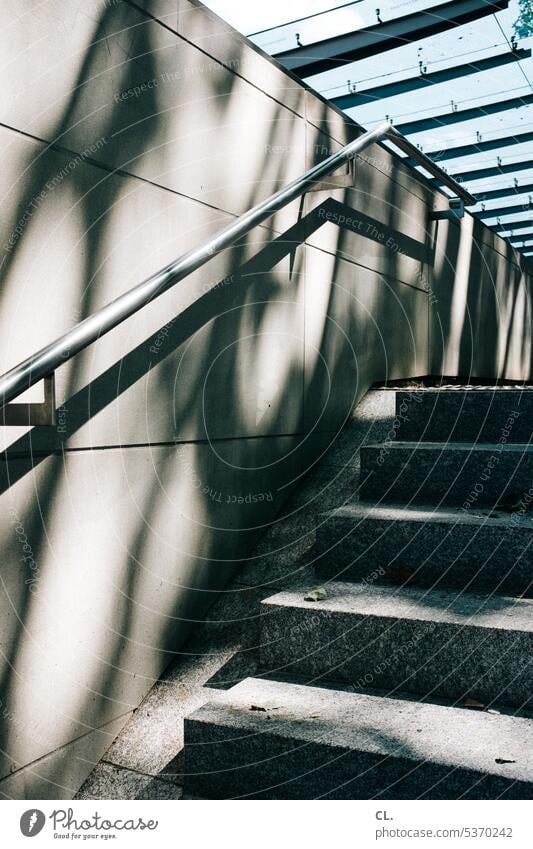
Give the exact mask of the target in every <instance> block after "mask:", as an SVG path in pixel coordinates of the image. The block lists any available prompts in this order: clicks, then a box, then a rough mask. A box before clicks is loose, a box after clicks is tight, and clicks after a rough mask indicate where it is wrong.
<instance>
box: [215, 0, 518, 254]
mask: <svg viewBox="0 0 533 849" xmlns="http://www.w3.org/2000/svg"><path fill="white" fill-rule="evenodd" d="M204 2H206V5H208V6H209V7H210V8H212V9H213V11H215V12H216V13H217V14H219V15H220V16H221V17H223V18H224V19H225V20H227V21H228V22H229V23H231V24H232V25H233V26H234V27H235V28H236V29H238V30H239V31H241V32H243V33H245V34H246V35H248V36H249V37H250V38H251V40H252V41H254V42H255V43H256V44H257V45H258V46H260V47H261V48H263V49H264V50H265V51H266V52H268V53H270V54H271V55H274V56H276V58H278V60H279V61H281V62H282V64H285V65H286V67H289V68H291V69H292V70H293V72H294V73H297V74H298V75H299V76H301V77H302V78H304V79H305V80H306V82H307V83H308V84H309V85H311V86H312V87H313V88H314V89H316V90H317V91H318V92H320V93H321V94H322V95H323V96H325V97H327V98H328V99H330V100H333V101H334V102H335V103H336V105H337V106H339V107H340V108H342V109H344V110H345V111H346V112H347V114H348V115H350V116H351V117H353V118H354V120H356V121H357V122H358V123H359V124H361V125H362V126H363V127H365V128H366V129H371V128H372V127H374V126H376V125H377V124H378V123H380V122H381V121H383V120H385V119H387V118H388V119H392V120H393V122H394V124H395V126H397V127H398V128H399V129H400V130H401V131H402V132H403V133H405V134H406V135H408V136H409V138H410V140H411V141H413V142H414V143H415V144H417V145H419V146H420V147H421V148H422V149H423V150H424V152H425V153H427V154H428V155H430V156H432V157H433V158H435V159H438V161H439V163H440V164H441V165H442V166H443V167H445V168H446V170H447V171H448V172H449V173H450V174H453V175H460V177H461V180H462V181H463V182H464V183H465V184H466V185H467V187H468V189H469V190H470V191H471V192H472V193H473V194H474V195H476V197H478V198H479V199H480V203H479V204H478V206H477V207H476V208H475V209H474V213H475V214H478V215H479V217H481V218H482V219H483V220H484V221H485V223H487V224H488V225H489V226H491V227H494V229H495V230H497V231H498V232H500V233H501V235H503V236H504V237H505V238H509V239H510V241H512V243H513V244H514V245H515V247H518V248H519V249H520V250H522V252H523V253H524V254H526V255H529V256H530V255H531V253H532V250H533V248H532V247H531V239H533V220H532V219H533V155H532V154H533V57H532V49H533V6H532V0H446V2H431V0H374V2H369V0H355V2H346V0H344V2H343V0H292V2H288V3H287V0H270V2H269V3H268V4H256V3H241V2H238V1H237V2H236V0H204ZM458 15H463V18H462V19H461V18H460V17H457V16H458ZM465 18H466V22H464V21H465ZM447 19H448V23H443V22H444V21H446V20H447ZM454 19H455V20H459V21H460V22H459V23H454ZM393 23H394V26H395V27H396V29H395V30H394V32H395V33H397V38H396V40H395V41H394V43H393V44H392V45H391V44H386V43H385V42H384V41H383V42H382V43H381V44H380V42H379V40H380V39H383V38H385V36H384V35H383V33H385V34H387V33H388V32H392V31H393V30H392V28H391V27H392V24H393ZM428 24H429V26H428ZM380 27H381V28H382V29H381V30H380ZM368 28H370V29H368ZM361 29H367V30H368V31H369V32H370V33H372V38H371V39H370V40H371V42H372V41H373V43H374V46H373V47H371V48H367V47H364V41H363V40H362V38H361V36H362V34H361V33H360V32H357V30H361ZM432 29H437V30H438V29H440V30H441V31H437V32H432V31H431V30H432ZM350 34H351V37H352V41H350V39H349V38H348V39H347V38H346V37H347V36H350ZM339 37H340V38H343V40H342V42H341V41H340V38H339ZM363 37H364V34H363ZM367 41H368V39H367ZM347 44H348V45H349V46H348V48H347ZM309 45H313V47H314V49H313V50H309V51H308V52H307V55H309V54H312V55H313V56H315V55H316V56H318V55H322V54H324V55H326V54H328V55H330V54H331V57H332V58H330V59H327V60H326V61H324V62H322V66H323V65H328V67H325V68H324V67H322V66H321V67H317V63H316V62H315V63H314V64H313V65H311V66H310V67H309V68H305V67H302V66H301V65H302V61H301V60H300V56H305V55H306V51H305V47H307V46H309ZM350 50H353V51H354V53H352V55H356V58H355V59H353V60H351V59H350V55H349V54H350ZM384 50H386V52H384ZM372 51H373V53H372ZM347 53H348V56H347V55H346V54H347ZM365 53H366V54H367V55H365ZM369 53H370V55H368V54H369ZM318 64H320V63H318ZM528 242H529V244H528Z"/></svg>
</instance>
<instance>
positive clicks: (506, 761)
mask: <svg viewBox="0 0 533 849" xmlns="http://www.w3.org/2000/svg"><path fill="white" fill-rule="evenodd" d="M495 762H496V763H497V764H515V763H516V761H512V760H510V759H509V758H495Z"/></svg>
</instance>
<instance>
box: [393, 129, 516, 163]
mask: <svg viewBox="0 0 533 849" xmlns="http://www.w3.org/2000/svg"><path fill="white" fill-rule="evenodd" d="M528 141H533V132H527V133H516V135H514V136H502V137H501V138H499V139H489V140H488V141H480V142H476V143H475V144H474V143H472V144H464V145H461V146H460V147H449V148H446V149H445V150H429V151H427V150H426V151H424V153H425V154H426V156H429V158H430V159H433V160H434V161H435V162H439V163H440V162H444V161H445V160H447V159H458V158H459V157H461V156H473V155H475V154H477V153H483V152H484V151H490V150H501V148H502V147H509V146H510V145H514V144H525V142H528ZM407 161H408V163H409V165H416V162H415V160H414V159H408V160H407Z"/></svg>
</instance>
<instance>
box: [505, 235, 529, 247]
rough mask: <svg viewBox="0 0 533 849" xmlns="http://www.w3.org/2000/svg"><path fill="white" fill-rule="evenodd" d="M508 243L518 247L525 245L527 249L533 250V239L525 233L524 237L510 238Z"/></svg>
mask: <svg viewBox="0 0 533 849" xmlns="http://www.w3.org/2000/svg"><path fill="white" fill-rule="evenodd" d="M507 241H508V242H510V243H511V245H514V247H517V246H519V245H523V246H524V247H526V248H533V239H532V238H531V236H528V234H527V233H525V234H524V235H523V236H508V237H507Z"/></svg>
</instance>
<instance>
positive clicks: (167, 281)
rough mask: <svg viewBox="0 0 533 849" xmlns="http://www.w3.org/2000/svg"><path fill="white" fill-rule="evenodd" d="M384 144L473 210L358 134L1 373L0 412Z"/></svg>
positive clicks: (399, 142)
mask: <svg viewBox="0 0 533 849" xmlns="http://www.w3.org/2000/svg"><path fill="white" fill-rule="evenodd" d="M384 139H388V140H389V141H391V142H393V143H394V144H395V145H396V146H397V147H399V148H400V149H401V150H403V151H404V152H405V153H408V154H409V156H410V157H412V158H413V159H415V160H416V161H417V163H418V164H419V165H421V166H422V167H423V168H424V169H426V170H427V171H429V172H430V173H431V174H433V175H434V176H438V177H439V179H440V180H441V181H442V183H443V184H444V185H446V186H447V187H448V188H449V189H451V190H452V191H453V192H454V194H455V195H456V196H458V197H460V198H462V199H463V201H464V203H465V205H466V206H472V205H474V204H475V203H476V199H475V198H474V197H473V196H472V195H471V194H470V193H469V192H467V191H466V190H465V189H464V188H463V187H462V186H461V185H460V184H459V183H457V182H456V181H455V180H454V179H453V178H452V177H450V176H449V175H448V174H446V172H444V171H443V170H442V169H441V168H439V166H438V165H436V164H435V163H434V162H432V160H431V159H429V158H428V157H427V156H425V154H423V153H422V152H421V151H420V150H419V149H418V148H417V147H415V146H414V145H413V144H411V142H409V141H408V140H407V139H406V138H405V137H404V136H402V134H401V133H399V132H398V131H397V130H396V129H395V128H394V127H393V126H392V124H389V123H386V124H381V125H380V126H379V127H377V128H376V129H375V130H371V131H370V132H367V133H363V135H361V136H359V137H358V138H357V139H355V141H353V142H350V144H347V145H346V146H345V147H343V148H341V149H340V150H338V151H337V152H336V153H333V154H332V155H331V156H329V157H328V158H327V159H325V160H324V161H323V162H320V163H319V164H318V165H315V166H314V167H313V168H311V169H310V170H309V171H307V172H306V173H305V174H302V175H301V176H300V177H298V178H297V179H296V180H293V181H292V182H291V183H289V184H288V185H287V186H285V187H284V188H283V189H280V191H278V192H276V193H275V194H273V195H271V197H269V198H267V199H266V200H264V201H262V202H261V203H259V204H257V206H254V207H253V208H252V209H250V210H248V211H247V212H245V213H244V214H243V215H240V216H239V217H238V218H236V219H235V221H233V222H232V223H231V224H229V225H228V226H227V227H224V228H223V229H222V230H220V231H219V232H218V233H217V234H216V235H214V236H211V237H210V238H209V239H207V240H206V241H205V242H203V243H202V244H201V245H200V246H199V247H197V248H194V250H191V251H188V253H186V254H184V255H183V256H181V257H180V258H179V259H177V260H175V261H174V262H172V263H170V265H167V266H166V267H165V268H163V269H162V270H161V271H158V272H157V273H156V274H153V275H152V276H151V277H149V278H148V279H147V280H144V281H143V282H142V283H139V284H138V285H137V286H134V287H133V289H130V290H129V291H128V292H126V293H124V294H123V295H120V297H118V298H116V300H114V301H111V302H110V303H109V304H107V305H106V306H105V307H102V309H100V310H98V311H97V312H95V313H93V315H91V316H89V318H86V319H84V320H83V321H81V322H80V323H79V324H77V325H76V326H75V327H73V328H72V330H69V331H68V332H67V333H65V334H64V335H63V336H60V337H59V339H56V340H55V342H51V343H50V344H49V345H46V346H45V347H44V348H42V349H41V350H40V351H38V352H37V353H35V354H33V355H32V356H31V357H28V358H27V359H26V360H24V361H23V362H21V363H19V364H18V365H17V366H15V367H14V368H12V369H11V370H10V371H8V372H6V374H4V375H3V376H2V377H0V409H2V408H4V407H5V406H6V405H7V404H9V402H10V401H12V400H13V399H14V398H17V397H18V396H19V395H20V394H21V393H22V392H25V391H26V390H27V389H29V387H30V386H33V385H34V384H35V383H37V382H38V381H40V380H42V378H45V377H49V376H50V375H52V374H53V373H54V372H55V371H56V369H57V368H58V367H59V366H61V365H63V363H65V362H66V361H67V360H70V359H71V358H72V357H74V356H75V354H78V353H79V352H80V351H83V349H84V348H87V347H88V346H89V345H91V344H92V343H93V342H96V341H97V340H98V339H99V338H100V337H101V336H103V335H104V334H105V333H108V332H109V331H110V330H112V329H113V328H114V327H116V326H117V325H118V324H120V323H121V322H123V321H124V320H125V319H127V318H129V317H130V316H132V315H133V314H134V313H136V312H138V310H140V309H142V307H144V306H146V305H147V304H148V303H150V301H153V300H154V298H157V297H159V295H162V294H163V292H166V291H167V290H168V289H170V288H171V287H172V286H174V285H175V284H176V283H179V281H180V280H183V279H184V278H185V277H187V276H188V275H189V274H191V273H192V272H193V271H196V269H198V268H200V267H201V266H202V265H204V264H205V263H206V262H209V260H210V259H212V258H213V256H215V254H218V253H219V252H220V251H223V250H224V249H225V248H228V247H230V246H231V245H233V244H235V242H237V241H238V240H239V239H240V238H241V237H242V236H244V235H246V234H247V233H248V232H249V231H250V230H252V229H253V228H254V227H257V226H258V224H262V223H263V221H265V220H266V219H267V218H269V217H270V216H271V215H273V214H274V213H275V212H277V211H278V210H279V209H282V208H283V207H285V206H287V204H289V203H291V201H293V200H295V199H296V198H298V197H301V196H302V195H303V194H305V192H306V191H307V190H309V189H310V188H312V186H313V185H314V184H316V183H318V182H319V181H320V180H321V179H322V178H324V177H327V176H329V175H331V174H332V173H333V172H334V171H336V170H337V168H339V167H340V166H342V165H343V164H345V163H347V162H348V163H349V162H351V161H352V160H353V159H354V158H355V157H356V156H357V154H358V153H361V151H363V150H364V149H365V148H367V147H368V146H369V145H371V144H373V143H375V142H379V141H383V140H384ZM4 421H5V419H4ZM1 423H2V422H1V421H0V424H1ZM25 423H26V424H28V423H29V422H28V421H27V420H26V422H25Z"/></svg>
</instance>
